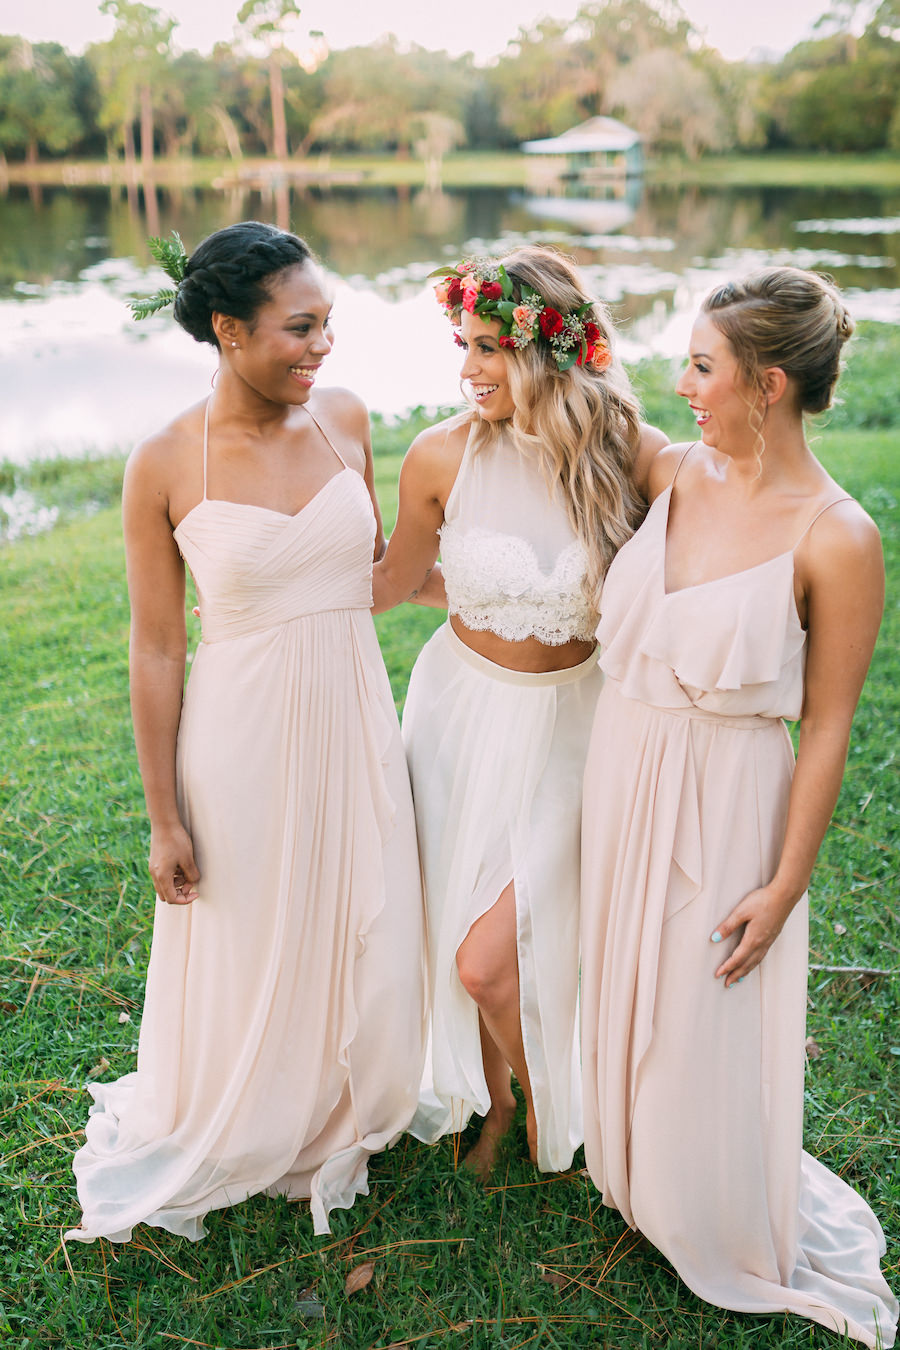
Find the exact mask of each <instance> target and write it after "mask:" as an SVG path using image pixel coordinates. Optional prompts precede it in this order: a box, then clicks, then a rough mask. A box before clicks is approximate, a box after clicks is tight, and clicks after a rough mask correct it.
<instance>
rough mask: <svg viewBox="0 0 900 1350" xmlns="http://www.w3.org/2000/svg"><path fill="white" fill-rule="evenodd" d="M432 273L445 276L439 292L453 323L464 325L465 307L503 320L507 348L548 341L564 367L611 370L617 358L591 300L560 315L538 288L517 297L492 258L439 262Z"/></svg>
mask: <svg viewBox="0 0 900 1350" xmlns="http://www.w3.org/2000/svg"><path fill="white" fill-rule="evenodd" d="M429 275H430V276H432V277H440V278H441V280H440V281H437V282H435V287H434V292H435V295H436V296H437V298H438V301H439V302H440V304H442V305H443V306H444V311H445V313H446V315H447V318H448V319H449V320H450V321H451V323H453V324H455V325H458V324H459V319H460V315H461V314H462V311H463V310H466V311H467V312H468V313H469V314H477V315H478V317H479V318H480V319H484V320H485V322H486V323H490V322H492V321H496V320H499V322H500V324H501V325H502V326H501V329H500V338H499V342H500V346H501V347H512V348H515V349H521V348H522V347H527V346H528V344H529V343H530V342H537V341H541V340H543V341H545V342H547V343H548V344H549V347H550V350H551V351H552V353H553V359H554V360H555V361H556V364H557V366H558V367H559V369H560V370H569V369H570V368H571V367H572V366H591V367H592V368H593V369H594V370H606V369H607V368H608V367H609V365H610V364H611V362H612V352H611V351H610V349H609V343H608V342H607V340H606V338H605V337H604V336H603V333H602V332H601V331H600V328H599V326H598V325H597V324H596V323H594V321H593V319H587V318H585V315H586V314H589V313H590V311H591V310H592V309H593V304H592V302H591V301H590V300H588V301H587V302H586V303H585V304H583V305H579V307H578V309H575V310H572V312H571V313H570V314H560V312H559V310H556V309H553V308H552V306H550V305H547V304H545V303H544V301H543V299H542V298H541V296H540V295H538V293H537V291H533V290H530V289H529V288H527V287H523V288H522V299H521V300H520V301H518V302H517V301H516V300H515V299H514V297H513V284H512V282H511V281H510V279H509V276H508V274H507V272H506V269H505V267H504V266H503V264H502V263H498V262H495V261H494V260H493V259H491V258H469V259H466V260H464V261H463V262H460V263H457V264H456V265H455V266H454V267H438V268H436V269H435V271H433V272H431V273H429ZM457 341H459V335H458V334H457Z"/></svg>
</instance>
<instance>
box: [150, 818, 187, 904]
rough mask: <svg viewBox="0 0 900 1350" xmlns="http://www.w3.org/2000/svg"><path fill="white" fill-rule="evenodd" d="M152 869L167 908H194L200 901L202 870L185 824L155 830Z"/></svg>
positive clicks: (151, 834) (155, 884)
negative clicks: (195, 903)
mask: <svg viewBox="0 0 900 1350" xmlns="http://www.w3.org/2000/svg"><path fill="white" fill-rule="evenodd" d="M148 866H149V869H150V875H151V877H152V878H153V885H154V886H155V887H156V894H157V895H158V896H159V898H160V900H164V901H165V902H166V904H167V905H190V904H192V903H193V901H194V900H196V899H197V891H196V889H195V887H196V883H197V882H198V881H199V880H200V871H199V868H198V867H197V864H196V863H195V861H194V846H193V844H192V843H191V836H190V835H189V834H188V832H187V830H186V829H185V828H184V826H183V825H181V824H179V825H175V826H170V827H169V828H167V829H151V831H150V858H149V860H148Z"/></svg>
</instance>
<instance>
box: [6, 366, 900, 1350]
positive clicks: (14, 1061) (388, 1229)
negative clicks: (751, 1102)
mask: <svg viewBox="0 0 900 1350" xmlns="http://www.w3.org/2000/svg"><path fill="white" fill-rule="evenodd" d="M647 388H648V389H649V390H650V392H651V393H652V391H653V388H655V386H654V385H653V381H652V380H651V381H649V383H648V385H647ZM660 397H662V395H660ZM651 403H652V399H648V406H650V404H651ZM660 411H661V412H662V414H663V416H665V414H666V408H665V407H661V409H660ZM656 416H657V419H658V420H663V418H662V417H661V416H660V414H659V412H657V413H656ZM419 420H420V421H421V418H420V419H419ZM846 420H847V419H845V421H846ZM663 424H664V425H666V426H667V427H668V425H669V423H668V422H665V421H664V423H663ZM408 430H409V428H408V427H407V426H403V427H401V428H393V429H392V428H391V427H389V426H386V425H384V424H378V425H376V445H377V447H378V478H379V488H380V491H381V493H382V497H383V500H384V503H385V514H386V516H387V517H388V519H390V517H391V515H392V512H393V502H394V484H395V481H396V474H397V470H398V467H399V459H400V453H401V448H402V445H403V444H405V442H406V440H407V433H408ZM818 436H819V439H818V449H819V453H820V454H821V456H822V458H823V459H824V460H825V462H826V463H827V464H828V465H829V467H830V468H831V469H832V471H833V472H834V473H835V475H836V476H837V477H838V478H839V479H840V480H841V481H842V482H843V483H844V484H845V485H846V487H847V488H848V489H849V490H850V491H852V492H853V493H854V494H856V495H857V496H858V497H859V498H860V500H862V502H863V503H864V504H865V505H866V506H867V508H868V509H869V510H870V511H871V513H872V514H873V515H874V516H875V518H876V520H877V521H878V523H879V525H880V527H881V529H882V532H883V536H884V541H885V552H886V556H887V561H888V569H889V576H890V590H889V602H888V612H887V615H886V618H885V623H884V627H883V630H882V634H881V638H880V641H879V645H878V649H877V652H876V657H875V661H874V665H873V669H872V673H871V675H870V678H869V682H868V685H867V687H866V691H865V694H864V697H863V701H862V705H861V707H860V710H859V713H858V716H857V719H856V724H855V728H854V735H853V742H852V747H851V753H850V761H849V766H848V771H847V775H846V779H845V783H844V788H843V792H842V794H841V799H840V802H839V805H838V808H837V811H836V813H835V819H834V823H833V825H832V828H831V830H830V831H829V834H828V836H827V839H826V842H825V845H824V848H823V850H822V855H821V860H820V863H819V865H818V867H817V870H816V873H815V878H814V883H813V887H812V935H811V945H812V956H811V960H812V963H813V965H814V970H813V972H812V975H811V979H810V998H809V1027H808V1030H809V1034H810V1036H811V1037H812V1038H813V1042H814V1044H811V1045H810V1057H809V1064H808V1071H807V1080H806V1106H807V1113H806V1147H807V1148H808V1149H809V1150H810V1151H811V1152H812V1153H813V1154H815V1155H817V1156H819V1157H821V1158H822V1159H823V1161H825V1162H826V1163H827V1164H828V1165H829V1166H830V1167H832V1168H834V1169H836V1170H837V1171H839V1172H840V1173H841V1174H842V1175H843V1176H844V1177H846V1179H847V1180H848V1181H850V1182H851V1183H853V1184H855V1185H857V1186H858V1187H859V1188H860V1189H861V1190H862V1191H863V1192H864V1194H865V1195H866V1196H867V1198H868V1199H869V1201H870V1202H871V1204H872V1205H873V1206H874V1208H875V1210H876V1212H877V1213H878V1215H879V1217H880V1218H881V1220H882V1222H883V1224H884V1227H885V1229H886V1231H887V1233H888V1235H889V1242H890V1246H889V1252H888V1258H887V1261H886V1263H885V1269H886V1272H887V1274H888V1279H889V1282H891V1283H892V1284H893V1286H894V1288H895V1289H896V1288H898V1287H900V1272H898V1255H900V1247H898V1235H900V1179H898V1174H897V1166H896V1160H897V1155H898V1146H900V1132H898V1123H897V1092H898V1087H900V1031H898V1026H900V1017H898V1013H900V1008H898V1003H900V978H898V969H900V961H898V950H900V931H898V915H897V881H898V870H900V869H898V865H900V833H898V818H897V809H898V808H897V803H896V800H893V801H892V795H893V797H894V798H896V782H897V764H896V757H897V751H898V741H900V732H898V727H900V717H898V714H900V626H898V599H897V597H898V594H900V467H898V457H897V451H896V432H895V431H893V430H892V429H890V428H886V429H882V430H878V429H874V430H873V429H863V430H861V429H858V428H855V427H852V426H848V425H843V426H838V425H836V424H834V425H832V427H831V428H830V429H828V430H825V431H824V432H821V433H818ZM98 472H99V473H100V476H101V478H102V477H103V475H104V474H105V475H106V479H107V480H108V481H107V486H106V488H104V490H103V491H102V492H101V491H99V489H98V492H97V494H96V500H98V501H100V502H103V501H107V502H109V501H110V500H111V498H113V497H114V496H115V491H116V488H115V481H116V474H115V473H114V472H112V471H111V470H110V469H109V467H108V466H107V467H106V468H105V469H103V470H100V471H98ZM48 473H49V470H48ZM57 477H58V483H57V484H56V486H55V487H54V484H53V483H48V484H45V487H47V490H48V491H51V493H52V491H57V490H58V491H62V490H63V489H62V488H61V487H59V484H60V483H63V484H64V482H65V477H66V475H65V474H64V473H63V472H61V471H60V472H59V473H58V474H57ZM104 493H105V495H104ZM439 617H440V616H439V615H436V614H435V613H433V612H422V611H419V610H416V609H415V608H414V607H406V608H404V609H401V610H398V611H396V612H395V613H393V614H390V615H387V616H384V618H382V619H381V620H379V631H380V636H381V639H382V642H383V646H384V651H385V657H386V660H387V662H388V666H389V669H390V674H391V678H392V681H393V683H394V689H395V692H396V695H397V698H398V701H399V700H400V699H402V695H403V690H404V688H405V683H406V680H407V677H408V673H409V668H410V665H411V663H412V660H413V658H414V656H415V653H416V651H417V650H418V648H419V646H420V645H421V643H422V641H423V640H424V638H425V637H426V636H427V634H428V633H429V632H430V631H431V629H432V628H433V626H434V624H435V623H436V622H437V621H438V619H439ZM192 624H193V633H194V636H195V637H196V635H197V634H196V624H194V621H193V620H192ZM127 626H128V605H127V597H126V591H125V580H124V569H123V557H122V542H121V535H120V528H119V521H118V512H117V510H116V507H115V505H113V504H108V505H104V506H101V508H100V509H99V510H98V511H97V512H96V513H95V514H94V515H93V516H91V517H89V518H79V519H73V520H71V521H70V522H69V523H67V524H64V525H62V526H60V527H58V528H57V529H55V530H54V531H52V532H51V533H48V534H44V535H40V536H37V537H34V538H28V539H24V540H21V541H20V542H18V543H16V544H15V545H12V546H5V547H3V548H2V551H0V649H2V651H3V660H4V672H3V680H2V683H0V714H2V717H0V905H2V933H0V974H2V989H0V1018H2V1020H0V1028H2V1030H0V1037H2V1040H0V1046H2V1049H0V1054H2V1065H3V1069H2V1080H0V1141H2V1143H0V1146H2V1151H3V1158H2V1170H0V1183H2V1185H0V1207H2V1215H0V1344H2V1345H8V1346H10V1347H15V1350H19V1348H20V1347H21V1350H25V1348H26V1347H28V1348H29V1350H32V1348H35V1350H43V1348H44V1347H51V1346H59V1347H66V1348H67V1350H126V1348H127V1350H130V1348H131V1347H141V1348H144V1347H148V1348H149V1347H152V1348H153V1350H165V1348H166V1347H171V1348H172V1350H176V1348H177V1347H182V1346H184V1347H188V1346H200V1347H209V1348H210V1350H211V1348H212V1347H226V1348H227V1350H263V1347H264V1348H265V1350H276V1348H283V1350H287V1347H297V1348H298V1350H313V1347H325V1346H330V1347H338V1350H366V1348H367V1347H371V1348H372V1350H374V1348H375V1347H381V1348H382V1350H385V1348H386V1347H389V1346H393V1347H398V1346H415V1347H417V1350H462V1348H463V1347H465V1348H466V1350H488V1348H490V1350H497V1348H498V1347H508V1348H509V1350H513V1348H515V1350H520V1348H522V1347H525V1346H530V1347H541V1350H544V1348H546V1350H550V1348H551V1347H556V1348H557V1350H568V1347H580V1346H595V1347H601V1346H609V1347H613V1346H615V1347H654V1348H656V1347H658V1350H688V1347H691V1348H696V1347H700V1348H701V1350H703V1348H704V1347H709V1348H710V1350H712V1348H713V1347H719V1348H722V1350H724V1348H725V1347H728V1350H732V1348H733V1347H748V1348H749V1347H751V1346H752V1347H754V1348H756V1347H775V1346H778V1347H789V1346H790V1347H794V1346H796V1347H800V1346H804V1347H810V1346H813V1347H822V1350H826V1348H827V1347H833V1346H835V1345H837V1344H839V1343H840V1341H839V1338H837V1337H834V1336H832V1335H830V1334H829V1333H827V1332H825V1331H822V1330H821V1329H818V1328H816V1327H814V1326H812V1325H811V1324H809V1323H806V1322H804V1321H802V1320H800V1319H799V1318H788V1317H786V1316H783V1315H778V1316H773V1317H748V1316H743V1315H739V1314H732V1313H728V1312H724V1311H721V1310H718V1309H715V1308H711V1307H709V1306H708V1305H706V1304H703V1303H701V1302H700V1301H699V1300H698V1299H697V1298H695V1297H694V1296H693V1295H692V1294H691V1293H690V1292H689V1291H688V1290H687V1289H686V1288H685V1287H684V1285H682V1284H681V1282H680V1281H679V1280H678V1278H677V1277H676V1276H675V1275H674V1273H673V1272H672V1270H671V1268H670V1267H669V1266H668V1265H667V1263H666V1262H665V1261H664V1260H663V1259H662V1258H661V1257H660V1256H659V1255H658V1254H657V1253H656V1252H655V1251H654V1250H653V1249H652V1248H651V1247H650V1246H649V1245H647V1243H646V1242H644V1241H643V1240H642V1239H641V1238H640V1237H638V1236H637V1235H635V1234H634V1233H632V1232H630V1231H629V1230H628V1229H627V1228H626V1226H625V1224H624V1223H623V1222H622V1220H621V1219H620V1218H619V1216H618V1215H617V1214H616V1213H615V1212H613V1211H611V1210H606V1209H604V1208H603V1206H602V1204H601V1203H600V1200H599V1197H598V1195H597V1193H596V1192H595V1190H594V1189H593V1187H592V1186H591V1184H590V1182H589V1180H588V1178H587V1177H586V1176H585V1174H584V1172H583V1170H582V1168H583V1161H582V1159H581V1156H580V1155H579V1156H578V1158H577V1159H576V1164H575V1167H574V1168H573V1170H572V1171H571V1172H569V1173H566V1174H564V1175H560V1176H550V1177H543V1176H536V1175H535V1174H534V1173H533V1171H532V1170H531V1169H530V1167H528V1166H527V1165H526V1164H524V1163H523V1161H522V1160H521V1155H522V1153H523V1151H524V1125H523V1122H522V1119H521V1113H520V1119H519V1122H518V1128H517V1132H516V1135H515V1138H514V1139H513V1140H512V1142H511V1145H510V1147H509V1149H508V1151H507V1153H506V1155H505V1157H504V1159H503V1162H502V1165H501V1167H500V1169H499V1171H498V1174H497V1179H496V1184H495V1185H494V1186H492V1187H491V1188H490V1189H488V1190H483V1189H482V1188H481V1187H480V1186H479V1185H477V1184H476V1183H475V1182H473V1181H472V1180H470V1179H469V1178H468V1177H467V1176H465V1175H464V1174H463V1173H462V1172H460V1171H459V1170H458V1168H457V1158H458V1147H459V1145H458V1144H456V1143H455V1142H454V1141H452V1140H447V1141H444V1142H443V1143H441V1144H440V1145H438V1146H436V1147H434V1148H427V1147H424V1146H422V1145H419V1144H418V1143H416V1142H415V1141H413V1140H412V1139H409V1138H404V1139H402V1140H401V1141H400V1143H399V1144H398V1145H397V1146H396V1147H395V1148H394V1149H393V1150H391V1151H390V1152H389V1153H387V1154H385V1155H383V1156H381V1157H379V1158H377V1159H375V1161H374V1162H373V1165H372V1167H371V1178H370V1179H371V1194H370V1195H369V1197H368V1198H364V1199H361V1200H359V1201H358V1202H357V1204H356V1206H355V1208H354V1209H353V1210H351V1211H349V1212H340V1211H339V1212H337V1213H335V1215H334V1216H333V1233H332V1235H331V1236H330V1237H322V1238H315V1237H314V1236H313V1234H312V1227H311V1224H310V1220H309V1216H308V1214H307V1212H306V1208H305V1206H303V1205H297V1204H293V1205H292V1204H289V1203H287V1202H285V1201H283V1200H265V1199H260V1198H257V1199H252V1200H250V1201H247V1202H245V1203H244V1204H241V1205H238V1206H236V1207H235V1208H234V1209H229V1210H223V1211H219V1212H216V1213H214V1214H212V1215H211V1216H210V1217H209V1221H208V1226H209V1230H210V1231H209V1236H208V1237H207V1238H206V1239H205V1240H204V1241H202V1242H200V1243H198V1244H191V1243H188V1242H186V1241H183V1240H180V1239H177V1238H174V1237H172V1236H170V1235H168V1234H166V1233H164V1232H162V1231H159V1230H155V1229H149V1228H146V1227H141V1228H139V1229H138V1230H137V1231H136V1235H135V1241H134V1242H132V1243H131V1244H129V1245H128V1246H125V1247H115V1248H114V1247H112V1246H111V1245H110V1244H109V1243H106V1242H100V1243H96V1244H94V1245H93V1246H90V1247H80V1246H77V1245H76V1246H74V1247H73V1248H71V1249H70V1250H69V1251H68V1253H66V1252H64V1251H63V1249H62V1247H61V1245H60V1233H61V1231H62V1230H63V1229H65V1228H66V1227H68V1226H70V1225H71V1224H73V1223H74V1222H76V1221H77V1217H78V1214H77V1208H76V1203H75V1193H74V1187H73V1185H72V1179H71V1172H70V1163H71V1155H72V1153H73V1151H74V1150H75V1148H76V1147H78V1144H79V1141H80V1137H81V1129H82V1125H83V1123H84V1119H85V1116H86V1112H87V1106H88V1098H87V1096H86V1094H85V1092H84V1089H83V1084H84V1083H85V1081H86V1080H87V1079H88V1078H89V1077H92V1076H101V1075H102V1076H103V1077H104V1078H105V1079H110V1078H113V1077H115V1076H117V1075H120V1074H123V1073H126V1072H128V1071H129V1070H130V1069H132V1068H133V1066H134V1063H135V1047H136V1041H137V1034H138V1026H139V1023H140V1011H141V999H142V992H143V977H144V970H145V966H146V960H147V953H148V947H149V941H150V933H151V922H152V912H153V909H152V895H151V889H150V885H149V881H148V877H147V873H146V867H145V849H146V843H147V830H146V825H145V819H144V812H143V800H142V795H141V789H140V782H139V778H138V772H137V766H136V763H135V759H134V752H133V746H132V739H131V730H130V723H129V713H128V694H127V670H126V640H127ZM845 967H850V968H863V969H865V970H867V971H870V972H875V971H883V972H887V973H884V974H876V973H869V974H864V975H859V974H855V973H852V971H851V972H850V973H847V972H846V971H844V970H842V968H845ZM289 1049H290V1048H289ZM297 1049H298V1050H299V1048H297ZM385 1053H386V1054H390V1053H391V1047H390V1046H385ZM462 1147H466V1143H465V1142H464V1143H463V1145H462ZM736 1166H739V1160H736ZM722 1203H723V1204H728V1197H727V1196H723V1197H722ZM369 1263H371V1264H369ZM360 1267H362V1268H363V1269H362V1271H360ZM354 1271H357V1272H358V1274H357V1277H356V1278H357V1280H358V1281H360V1282H361V1283H363V1284H364V1287H362V1288H360V1289H359V1290H358V1291H357V1292H348V1287H347V1279H348V1276H350V1275H351V1273H352V1272H354ZM370 1271H371V1279H370V1281H369V1282H368V1283H367V1284H366V1283H364V1281H365V1277H366V1275H367V1274H369V1273H370Z"/></svg>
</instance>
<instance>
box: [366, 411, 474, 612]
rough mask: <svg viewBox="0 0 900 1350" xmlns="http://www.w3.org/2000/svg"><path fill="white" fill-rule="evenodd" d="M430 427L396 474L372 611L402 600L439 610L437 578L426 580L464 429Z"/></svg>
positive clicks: (376, 571)
mask: <svg viewBox="0 0 900 1350" xmlns="http://www.w3.org/2000/svg"><path fill="white" fill-rule="evenodd" d="M459 432H460V429H459V428H456V429H454V430H451V431H449V432H448V431H447V429H446V427H445V426H443V425H440V426H437V427H430V428H429V429H428V430H427V431H423V432H422V433H421V435H419V436H417V437H416V439H415V440H414V441H413V443H412V445H411V446H410V448H409V451H408V453H407V455H406V458H405V459H404V461H403V467H402V468H401V470H400V487H399V505H398V510H397V523H396V525H395V526H394V530H393V533H392V534H391V537H390V539H389V540H388V545H387V549H386V551H385V555H384V557H383V558H382V560H381V562H379V563H377V564H376V566H375V569H374V572H373V577H372V594H373V598H374V603H373V606H372V608H373V610H374V612H375V613H376V614H380V613H382V611H383V610H386V609H392V608H393V607H394V605H399V604H400V603H401V602H402V601H404V600H417V601H418V603H419V604H432V605H442V604H445V603H446V600H445V598H444V596H443V581H442V580H441V579H440V574H438V576H436V577H435V579H434V580H433V581H432V580H431V575H430V574H432V575H433V573H432V569H433V568H434V565H435V561H436V559H437V555H438V547H439V543H440V540H439V537H438V530H439V529H440V527H441V525H442V524H443V520H444V503H445V502H446V500H447V496H448V495H449V491H450V488H451V487H452V486H453V481H454V479H455V477H456V472H457V469H458V468H459V461H460V458H461V456H462V449H463V447H464V445H465V433H466V428H465V427H464V428H462V435H461V437H460V435H459Z"/></svg>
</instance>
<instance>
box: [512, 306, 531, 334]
mask: <svg viewBox="0 0 900 1350" xmlns="http://www.w3.org/2000/svg"><path fill="white" fill-rule="evenodd" d="M512 316H513V323H514V324H515V325H516V327H517V328H524V329H526V330H529V329H530V328H531V327H532V325H533V323H534V318H533V317H532V313H531V310H530V309H529V308H528V306H527V305H516V307H515V309H514V310H513V312H512Z"/></svg>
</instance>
